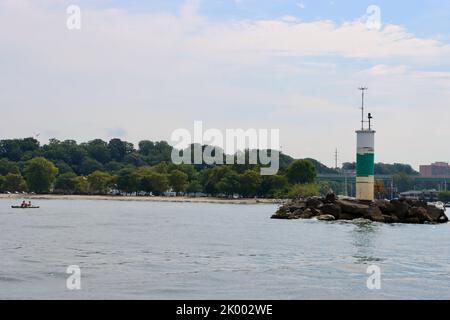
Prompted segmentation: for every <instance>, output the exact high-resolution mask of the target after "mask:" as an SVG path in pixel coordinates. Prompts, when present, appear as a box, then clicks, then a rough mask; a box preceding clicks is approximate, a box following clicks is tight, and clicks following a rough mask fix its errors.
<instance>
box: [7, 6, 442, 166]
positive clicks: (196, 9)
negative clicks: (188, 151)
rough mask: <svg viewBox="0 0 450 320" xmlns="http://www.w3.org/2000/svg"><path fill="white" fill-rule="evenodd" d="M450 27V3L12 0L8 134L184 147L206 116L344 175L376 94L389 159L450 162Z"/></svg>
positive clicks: (213, 124)
mask: <svg viewBox="0 0 450 320" xmlns="http://www.w3.org/2000/svg"><path fill="white" fill-rule="evenodd" d="M71 4H75V5H78V6H79V7H80V9H81V30H69V29H67V27H66V22H67V18H68V14H67V12H66V9H67V7H68V6H69V5H71ZM370 5H377V6H378V7H379V8H380V12H381V23H382V24H381V28H380V29H379V30H377V29H374V28H368V24H367V20H370V19H371V17H373V16H372V14H371V13H367V8H368V7H369V6H370ZM449 30H450V2H448V1H441V0H431V1H387V0H382V1H381V0H380V1H351V0H333V1H330V0H326V1H320V0H319V1H317V0H314V1H312V0H304V1H300V0H278V1H274V0H187V1H185V0H184V1H181V0H173V1H172V0H148V1H144V0H140V1H138V0H134V1H118V0H103V1H101V0H94V1H92V0H90V1H84V0H80V1H76V0H71V1H65V0H42V1H39V0H29V1H25V0H0V111H1V112H0V119H1V125H0V138H1V139H4V138H17V137H28V136H33V135H34V134H37V133H39V134H40V136H39V139H40V140H41V142H43V143H44V142H46V141H47V140H48V139H49V138H57V139H60V140H64V139H69V138H70V139H75V140H77V141H80V142H81V141H87V140H90V139H93V138H97V137H98V138H103V139H109V138H112V137H119V138H123V139H126V140H129V141H131V142H138V141H139V140H142V139H150V140H169V139H170V135H171V133H172V132H173V131H174V130H175V129H177V128H186V129H190V130H192V129H193V123H194V121H195V120H201V121H203V122H204V126H205V127H206V128H218V129H226V128H243V129H248V128H257V129H259V128H267V129H271V128H273V129H280V140H281V144H282V150H283V152H284V153H287V154H290V155H292V156H294V157H298V158H300V157H313V158H317V159H318V160H320V161H322V162H324V163H325V164H327V165H333V163H334V150H335V148H338V149H339V153H340V161H354V158H355V133H354V130H355V129H357V128H358V127H359V121H360V111H359V110H358V107H359V104H360V95H359V92H358V91H357V87H359V86H361V85H365V86H368V87H369V93H368V97H367V107H368V111H370V112H372V113H373V115H374V126H375V128H376V130H377V137H376V139H377V141H376V147H377V154H376V157H377V159H376V160H377V161H380V162H388V163H392V162H404V163H411V164H412V165H414V166H415V167H416V168H417V167H418V165H419V164H422V163H429V162H432V161H450V148H449V147H448V146H447V142H448V140H449V136H450V31H449Z"/></svg>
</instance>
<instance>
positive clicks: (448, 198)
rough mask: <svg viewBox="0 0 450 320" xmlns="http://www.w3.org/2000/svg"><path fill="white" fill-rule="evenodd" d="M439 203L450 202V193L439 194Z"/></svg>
mask: <svg viewBox="0 0 450 320" xmlns="http://www.w3.org/2000/svg"><path fill="white" fill-rule="evenodd" d="M439 201H442V202H450V191H443V192H440V193H439Z"/></svg>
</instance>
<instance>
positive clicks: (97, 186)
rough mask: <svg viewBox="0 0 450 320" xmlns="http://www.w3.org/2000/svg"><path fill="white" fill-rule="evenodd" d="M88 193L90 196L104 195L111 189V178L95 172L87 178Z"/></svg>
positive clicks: (108, 175) (104, 173) (106, 174)
mask: <svg viewBox="0 0 450 320" xmlns="http://www.w3.org/2000/svg"><path fill="white" fill-rule="evenodd" d="M87 181H88V184H89V192H90V193H92V194H106V193H108V189H109V188H110V187H111V184H112V182H113V177H112V176H111V175H110V174H108V173H106V172H101V171H95V172H93V173H91V174H90V175H88V176H87Z"/></svg>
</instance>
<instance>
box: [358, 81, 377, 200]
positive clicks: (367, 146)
mask: <svg viewBox="0 0 450 320" xmlns="http://www.w3.org/2000/svg"><path fill="white" fill-rule="evenodd" d="M359 90H361V92H362V107H361V109H362V118H361V130H358V131H356V145H357V150H356V199H357V200H362V201H373V200H374V199H375V190H374V187H375V131H374V130H372V128H371V120H372V115H371V114H370V113H369V114H368V121H364V94H365V91H366V90H367V88H359ZM366 123H367V124H368V126H367V127H366V126H365V124H366Z"/></svg>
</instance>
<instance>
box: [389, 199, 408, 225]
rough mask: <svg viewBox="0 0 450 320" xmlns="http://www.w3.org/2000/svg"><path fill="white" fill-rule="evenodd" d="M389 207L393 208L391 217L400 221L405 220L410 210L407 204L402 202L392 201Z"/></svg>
mask: <svg viewBox="0 0 450 320" xmlns="http://www.w3.org/2000/svg"><path fill="white" fill-rule="evenodd" d="M391 205H392V206H393V212H392V215H394V216H396V217H397V218H399V219H400V220H401V221H403V220H405V219H406V217H407V216H408V212H409V208H410V206H409V205H408V203H407V202H406V201H404V200H392V201H391Z"/></svg>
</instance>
